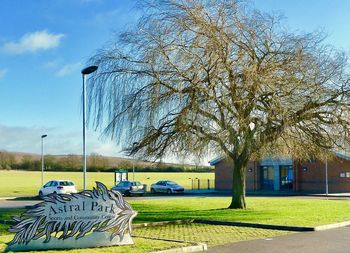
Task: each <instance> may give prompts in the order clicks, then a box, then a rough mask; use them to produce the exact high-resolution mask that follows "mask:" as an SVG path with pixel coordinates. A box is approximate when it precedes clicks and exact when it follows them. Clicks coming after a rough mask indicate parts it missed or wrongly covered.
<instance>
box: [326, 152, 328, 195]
mask: <svg viewBox="0 0 350 253" xmlns="http://www.w3.org/2000/svg"><path fill="white" fill-rule="evenodd" d="M326 198H327V199H328V159H327V157H326Z"/></svg>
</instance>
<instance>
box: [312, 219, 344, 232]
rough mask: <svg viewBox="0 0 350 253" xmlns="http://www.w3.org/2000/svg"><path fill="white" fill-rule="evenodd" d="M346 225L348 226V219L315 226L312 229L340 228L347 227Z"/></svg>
mask: <svg viewBox="0 0 350 253" xmlns="http://www.w3.org/2000/svg"><path fill="white" fill-rule="evenodd" d="M347 226H350V221H344V222H339V223H333V224H327V225H321V226H317V227H314V231H322V230H328V229H333V228H341V227H347Z"/></svg>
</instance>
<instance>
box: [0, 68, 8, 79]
mask: <svg viewBox="0 0 350 253" xmlns="http://www.w3.org/2000/svg"><path fill="white" fill-rule="evenodd" d="M7 72H8V70H7V69H0V79H2V78H4V76H5V75H6V73H7Z"/></svg>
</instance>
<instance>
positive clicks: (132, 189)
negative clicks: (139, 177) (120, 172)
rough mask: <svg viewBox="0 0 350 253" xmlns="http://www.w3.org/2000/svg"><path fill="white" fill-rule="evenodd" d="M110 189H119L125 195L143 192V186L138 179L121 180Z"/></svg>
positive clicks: (141, 193)
mask: <svg viewBox="0 0 350 253" xmlns="http://www.w3.org/2000/svg"><path fill="white" fill-rule="evenodd" d="M112 190H114V191H119V192H120V193H121V194H123V195H125V196H130V195H141V196H142V195H143V194H145V188H144V186H143V184H141V182H139V181H121V182H119V183H118V184H117V185H115V186H113V187H112Z"/></svg>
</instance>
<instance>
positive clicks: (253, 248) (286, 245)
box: [207, 227, 350, 253]
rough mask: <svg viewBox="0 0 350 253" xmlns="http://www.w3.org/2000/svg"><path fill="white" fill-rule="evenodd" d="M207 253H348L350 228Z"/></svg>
mask: <svg viewBox="0 0 350 253" xmlns="http://www.w3.org/2000/svg"><path fill="white" fill-rule="evenodd" d="M207 252H208V253H231V252H235V253H236V252H237V253H238V252H239V253H245V252H254V253H280V252H283V253H304V252H305V253H349V252H350V227H343V228H337V229H330V230H325V231H318V232H302V233H296V234H291V235H286V236H280V237H275V238H268V239H258V240H252V241H243V242H238V243H233V244H227V245H221V246H216V247H213V248H209V250H208V251H207Z"/></svg>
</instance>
